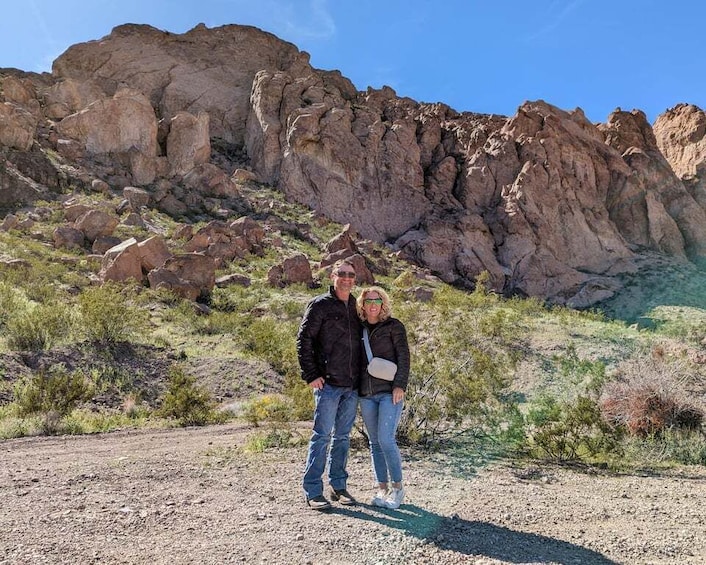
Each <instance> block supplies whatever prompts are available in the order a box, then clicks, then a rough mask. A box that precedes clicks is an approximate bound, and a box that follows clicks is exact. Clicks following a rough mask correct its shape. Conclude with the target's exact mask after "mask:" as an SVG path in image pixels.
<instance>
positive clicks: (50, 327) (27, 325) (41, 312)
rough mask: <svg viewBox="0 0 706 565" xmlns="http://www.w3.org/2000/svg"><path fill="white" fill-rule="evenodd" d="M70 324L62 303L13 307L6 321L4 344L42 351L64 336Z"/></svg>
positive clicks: (69, 312)
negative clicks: (22, 307) (5, 342)
mask: <svg viewBox="0 0 706 565" xmlns="http://www.w3.org/2000/svg"><path fill="white" fill-rule="evenodd" d="M72 326H73V316H72V315H71V311H70V310H69V309H68V308H67V307H66V306H65V305H63V304H39V305H34V306H28V307H26V308H25V309H22V310H20V311H17V312H16V313H15V315H14V316H13V317H11V318H10V319H9V320H8V321H7V324H6V329H5V331H6V336H7V343H8V346H9V347H11V348H12V349H16V350H19V351H42V350H45V349H49V348H51V347H52V346H54V345H56V343H58V342H59V341H61V340H66V339H67V338H68V337H69V335H70V333H71V328H72Z"/></svg>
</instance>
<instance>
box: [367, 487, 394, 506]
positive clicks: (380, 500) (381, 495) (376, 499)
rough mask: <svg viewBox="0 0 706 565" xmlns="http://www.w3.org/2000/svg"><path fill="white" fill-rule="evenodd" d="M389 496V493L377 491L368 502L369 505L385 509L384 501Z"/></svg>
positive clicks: (385, 503)
mask: <svg viewBox="0 0 706 565" xmlns="http://www.w3.org/2000/svg"><path fill="white" fill-rule="evenodd" d="M389 494H390V493H389V491H386V490H382V489H379V490H378V491H377V492H376V493H375V496H373V499H372V500H371V501H370V504H372V505H373V506H380V507H381V508H387V502H386V500H387V497H388V496H389Z"/></svg>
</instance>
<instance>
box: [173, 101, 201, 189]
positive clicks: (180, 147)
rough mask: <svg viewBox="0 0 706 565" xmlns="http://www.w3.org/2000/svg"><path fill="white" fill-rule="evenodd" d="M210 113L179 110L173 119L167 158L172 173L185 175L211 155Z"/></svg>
mask: <svg viewBox="0 0 706 565" xmlns="http://www.w3.org/2000/svg"><path fill="white" fill-rule="evenodd" d="M208 123H209V120H208V114H207V113H206V112H199V114H198V116H194V115H192V114H189V113H188V112H177V114H176V115H175V116H174V117H173V118H172V119H171V122H170V125H169V135H168V136H167V158H168V159H169V165H170V167H171V175H173V176H183V175H185V174H186V173H188V172H189V171H190V170H191V169H193V168H194V167H195V166H196V165H201V164H204V163H207V162H208V160H209V158H210V157H211V140H210V137H209V130H208Z"/></svg>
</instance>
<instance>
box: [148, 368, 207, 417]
mask: <svg viewBox="0 0 706 565" xmlns="http://www.w3.org/2000/svg"><path fill="white" fill-rule="evenodd" d="M159 415H161V416H163V417H165V418H172V419H174V420H177V421H178V422H179V424H180V425H182V426H203V425H205V424H208V423H211V422H214V421H216V420H217V413H216V411H215V405H214V403H213V401H212V400H211V396H210V395H209V393H208V391H207V390H205V389H204V388H203V387H201V386H199V385H198V384H197V383H196V379H195V378H194V377H192V376H190V375H187V374H186V373H184V371H183V369H182V368H181V367H178V366H173V367H172V368H171V370H170V371H169V386H168V389H167V392H166V394H165V395H164V399H163V401H162V406H161V407H160V409H159Z"/></svg>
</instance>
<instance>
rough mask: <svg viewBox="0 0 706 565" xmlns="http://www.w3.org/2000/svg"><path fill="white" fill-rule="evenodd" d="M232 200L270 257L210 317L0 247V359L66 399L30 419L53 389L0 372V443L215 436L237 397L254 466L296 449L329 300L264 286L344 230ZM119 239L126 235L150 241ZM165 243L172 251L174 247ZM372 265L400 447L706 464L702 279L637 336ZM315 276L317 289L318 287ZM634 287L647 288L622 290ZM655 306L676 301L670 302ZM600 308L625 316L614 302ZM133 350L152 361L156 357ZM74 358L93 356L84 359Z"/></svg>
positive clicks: (75, 260) (394, 264)
mask: <svg viewBox="0 0 706 565" xmlns="http://www.w3.org/2000/svg"><path fill="white" fill-rule="evenodd" d="M243 193H244V194H245V195H247V197H248V198H249V199H250V201H251V205H252V207H253V209H254V210H255V211H257V210H258V208H259V207H262V208H263V209H264V210H266V213H267V214H269V215H272V214H274V215H277V216H278V218H279V219H278V221H277V222H275V223H274V224H273V225H275V226H277V229H278V232H277V238H278V239H279V243H278V246H281V247H275V246H265V248H264V249H263V250H262V252H259V251H258V253H256V254H252V255H249V256H244V257H237V258H236V259H234V260H233V262H232V263H231V264H229V265H222V273H224V274H225V273H238V274H243V275H246V276H247V277H248V278H249V279H250V282H248V286H240V285H233V286H229V287H225V288H214V289H213V291H212V293H211V294H210V295H209V296H207V297H205V305H204V306H199V305H195V304H194V303H193V302H191V301H188V300H185V299H182V298H179V297H178V296H177V295H175V294H174V293H172V292H169V291H164V290H151V289H146V288H143V287H140V286H129V285H121V284H103V285H95V283H94V281H93V280H92V279H93V278H94V274H95V272H96V271H97V269H98V264H97V262H96V261H95V260H94V259H92V258H89V257H86V256H85V255H84V254H83V253H82V252H80V251H71V252H67V251H58V250H55V249H52V248H51V246H46V245H43V244H41V242H38V241H34V240H32V239H31V238H27V237H25V236H23V234H22V233H20V232H15V231H12V232H0V253H2V254H6V255H10V256H12V257H16V258H20V259H22V260H23V264H22V266H20V267H19V268H16V269H4V270H2V271H0V327H1V328H2V329H3V332H2V334H0V353H3V354H5V355H8V356H9V355H12V354H13V352H22V354H23V355H32V356H35V357H36V358H37V359H38V358H41V357H46V358H47V359H52V358H53V357H56V359H57V362H56V363H54V364H55V365H56V366H57V367H63V369H61V370H59V369H56V368H55V369H52V371H54V372H56V373H57V375H58V374H59V373H61V371H63V373H62V375H63V376H61V379H64V384H65V385H66V386H65V387H64V389H62V390H64V392H63V393H62V395H63V396H64V397H65V399H66V401H67V402H69V405H68V406H63V407H62V406H60V407H59V408H60V409H59V408H56V407H54V408H51V407H49V408H47V407H44V408H42V410H40V411H38V412H32V411H30V410H28V409H27V407H28V406H29V405H31V404H33V403H34V404H36V403H38V402H39V400H37V399H38V398H39V397H41V395H39V394H38V393H37V392H36V390H35V389H38V388H40V389H41V388H42V387H44V389H47V388H48V387H49V386H50V385H49V381H48V380H47V375H46V374H42V373H41V371H42V369H38V368H29V367H28V368H26V371H27V373H26V374H29V375H30V377H24V378H23V379H21V380H20V381H18V380H17V378H15V377H13V375H14V372H13V371H12V370H10V371H8V370H2V368H1V367H2V365H1V364H0V374H2V375H3V379H2V386H0V399H3V398H4V399H5V404H4V405H2V406H0V437H15V436H17V435H27V434H33V433H56V432H57V431H61V432H62V433H85V432H90V431H99V430H101V431H102V430H111V429H117V428H121V427H126V426H164V425H169V423H170V422H171V424H172V425H173V423H174V422H176V423H178V424H179V425H202V424H208V423H212V422H218V421H221V420H222V419H223V418H225V417H226V416H225V414H227V413H228V412H227V411H219V410H217V406H218V403H223V404H224V406H225V405H228V404H230V403H231V396H234V397H235V398H234V399H233V400H235V401H236V402H234V403H233V405H234V406H236V407H238V408H237V409H234V411H235V412H237V413H239V414H240V417H241V418H243V419H244V420H246V421H247V422H249V423H250V424H251V425H253V426H260V428H261V430H262V431H261V432H260V433H258V434H256V435H255V436H253V439H252V442H251V443H252V445H250V446H249V447H248V449H249V450H250V451H254V452H258V451H261V450H262V449H267V448H269V447H285V446H287V445H291V443H292V442H293V441H299V440H298V439H297V438H292V437H288V436H287V434H288V433H291V430H289V424H288V422H291V421H294V420H306V419H309V418H310V417H311V414H312V410H313V401H312V394H311V390H310V389H309V387H307V386H306V384H305V383H304V382H303V381H302V380H301V378H300V376H299V368H298V363H297V358H296V350H295V336H296V331H297V328H298V324H299V321H300V318H301V315H302V313H303V310H304V307H305V305H306V303H307V302H308V300H309V299H310V298H311V297H312V296H314V295H315V294H318V293H319V292H321V290H322V288H321V287H320V288H308V287H305V286H304V285H294V286H290V287H287V288H285V289H278V288H272V287H270V286H269V285H268V284H267V283H266V274H267V271H268V270H269V268H270V267H271V266H272V265H274V264H275V263H277V262H278V261H279V260H280V258H281V256H282V254H283V253H290V252H292V251H301V252H303V253H305V254H307V256H309V257H310V258H311V259H312V260H316V259H317V258H318V257H319V256H320V253H321V249H322V248H323V243H324V242H326V241H328V240H329V239H331V238H332V237H333V236H334V235H336V234H337V233H338V232H339V231H340V229H341V226H339V225H337V224H335V223H332V222H319V221H312V222H311V223H310V225H309V226H307V227H305V228H304V227H302V226H303V225H304V224H302V218H307V217H310V216H311V213H310V212H309V211H308V210H306V209H304V208H301V207H298V206H296V205H294V204H290V203H287V202H286V201H285V200H284V198H283V197H282V195H281V194H279V193H277V192H276V191H273V190H270V189H268V188H267V187H260V188H258V189H253V188H252V187H251V188H248V189H245V190H244V192H243ZM86 198H87V199H88V198H89V197H88V196H86ZM91 198H97V197H94V196H91ZM116 204H117V203H116ZM44 205H45V206H46V207H47V208H48V209H52V206H53V204H52V203H45V204H44ZM45 217H46V218H47V220H46V222H45V223H44V224H42V226H41V230H43V233H45V235H46V237H50V234H51V230H52V229H53V228H52V225H51V224H52V222H56V223H58V222H61V221H63V220H62V214H61V213H59V211H57V210H55V211H54V212H53V213H47V214H46V215H45ZM149 220H150V222H151V223H152V225H155V226H160V229H161V230H162V231H164V232H165V233H173V232H174V231H175V225H176V224H175V223H174V221H173V220H172V219H171V218H168V217H166V216H164V215H162V214H160V213H159V212H157V211H154V210H152V211H150V212H149ZM201 225H205V222H202V223H200V224H198V225H195V226H194V227H195V228H198V227H201ZM120 229H121V230H123V232H124V233H123V235H124V236H127V235H129V233H133V234H142V235H146V233H143V232H140V231H134V230H133V231H130V230H131V228H129V227H127V226H122V227H121V228H120ZM143 231H144V230H143ZM121 233H122V232H121ZM172 243H173V244H174V246H175V249H179V248H180V246H181V245H183V244H182V243H181V242H172ZM381 257H384V259H382V260H381V263H380V264H381V265H384V267H383V268H380V269H378V271H377V272H376V279H377V281H378V282H379V284H381V285H382V286H383V287H385V288H386V289H388V291H389V292H390V294H391V296H392V297H393V301H394V310H395V315H396V316H397V317H399V318H400V319H402V321H403V322H404V323H405V325H406V327H407V331H408V335H409V339H410V344H411V347H412V372H411V377H410V383H409V388H408V391H407V396H406V400H405V403H406V408H405V411H404V413H403V420H402V422H401V426H400V436H401V439H402V440H403V441H404V442H406V443H408V444H413V445H415V446H418V447H426V448H434V447H436V446H439V445H442V444H443V445H444V446H446V447H447V448H449V449H452V448H453V446H454V445H456V446H461V445H464V444H465V445H467V442H468V441H472V442H473V444H474V445H475V446H476V447H477V448H478V449H479V450H482V451H483V452H484V453H486V454H489V453H493V454H494V456H511V457H532V458H540V459H545V458H550V459H553V460H556V461H576V460H581V461H584V462H587V463H597V462H600V463H606V464H608V465H615V466H616V467H621V468H622V467H625V466H626V465H628V466H629V465H630V464H631V463H630V462H631V461H632V462H633V464H634V465H644V462H645V461H649V459H650V457H652V458H653V459H654V460H655V461H657V460H659V461H662V462H664V464H668V462H669V461H672V462H684V463H694V462H700V461H703V458H704V455H703V453H704V448H703V445H704V443H706V442H705V440H704V409H705V408H704V403H703V401H702V399H703V397H704V396H703V395H704V388H703V382H704V374H705V373H706V369H705V368H704V365H706V358H705V356H704V355H703V353H702V352H700V350H699V345H700V342H701V341H702V340H703V339H704V336H705V335H706V333H705V332H706V330H705V329H704V328H706V315H704V314H703V310H702V309H701V307H702V306H705V305H699V304H697V303H695V302H694V300H696V297H697V295H698V293H697V292H696V290H697V289H698V288H701V286H699V285H700V284H703V287H706V282H705V283H699V282H698V277H699V276H700V275H699V272H694V273H693V276H692V277H691V279H690V282H689V284H690V288H692V289H693V290H694V291H693V293H692V298H693V300H689V301H687V302H686V303H685V304H684V305H682V306H679V307H668V306H664V305H657V304H653V303H651V302H645V308H643V310H642V311H641V312H640V314H641V315H642V316H643V317H642V318H640V321H639V323H638V324H637V325H636V326H630V325H628V324H627V323H624V322H622V321H620V320H610V319H609V317H608V316H607V315H606V314H605V313H604V312H603V311H600V310H596V311H591V312H579V311H575V310H571V309H568V308H564V307H557V306H546V305H544V304H543V303H542V302H541V301H539V300H537V299H532V298H529V299H521V298H516V297H515V298H503V297H502V296H500V295H498V294H496V293H494V292H493V291H492V290H490V285H489V276H488V274H487V273H483V274H481V275H480V276H479V278H478V280H477V284H476V286H475V290H474V291H473V292H470V293H469V292H465V291H462V290H459V289H455V288H452V287H451V286H449V285H445V284H443V283H441V282H439V281H433V280H428V279H427V280H423V279H420V278H418V277H417V276H416V274H415V270H414V268H412V267H410V265H408V264H406V263H404V262H403V261H401V260H399V259H398V258H395V257H393V256H391V255H389V254H386V252H385V251H384V249H382V248H375V249H374V250H373V251H372V252H370V254H369V259H370V260H371V262H372V263H375V262H376V261H377V259H376V258H381ZM57 258H59V260H57ZM673 274H674V273H672V274H671V275H673ZM668 275H669V273H668ZM671 275H669V276H671ZM314 277H315V281H320V282H321V284H322V287H323V286H325V284H326V280H325V279H324V277H325V275H324V272H323V271H315V272H314ZM702 278H705V279H706V276H704V277H702ZM420 287H423V288H424V290H425V292H428V293H429V295H430V296H431V299H430V300H427V298H428V297H427V298H425V299H421V298H420V299H415V298H414V296H415V292H412V291H411V289H415V288H420ZM628 288H629V291H630V292H636V289H643V290H644V288H645V287H644V286H641V285H640V284H638V283H637V282H635V281H633V283H632V284H631V285H629V287H628ZM660 289H661V290H660ZM653 290H654V292H662V293H665V292H672V293H673V291H674V287H673V286H670V285H662V286H659V288H657V286H655V289H653ZM608 307H609V308H608V310H607V311H608V312H612V313H615V312H618V311H620V308H619V305H618V304H617V302H615V301H613V302H612V303H611V304H608ZM648 308H651V310H649V309H648ZM625 319H626V320H627V322H632V321H633V319H630V318H629V317H626V318H625ZM645 320H647V321H645ZM645 328H647V329H645ZM138 345H139V346H140V347H149V348H151V349H149V351H150V352H151V353H150V355H152V356H154V357H153V358H151V359H148V356H147V355H146V351H147V350H140V349H139V348H136V347H137V346H138ZM82 348H83V349H85V348H88V349H86V354H85V355H84V354H80V355H77V353H78V352H79V351H81V350H82ZM91 348H93V349H92V350H91ZM64 358H66V359H67V361H68V364H67V365H65V366H64V365H61V363H62V360H63V359H64ZM160 358H161V360H159V359H160ZM226 359H227V361H226ZM158 360H159V361H158ZM175 361H178V362H179V364H178V365H177V364H175ZM220 363H222V364H223V366H224V367H228V366H237V367H238V369H234V371H236V372H235V373H227V371H228V369H221V371H222V374H221V375H220V376H219V377H217V378H214V377H213V376H212V375H211V374H210V373H209V371H210V370H212V368H215V367H218V366H219V364H220ZM170 364H172V365H174V366H173V368H172V370H171V371H169V372H167V371H166V370H165V369H164V367H166V366H168V365H170ZM50 365H51V363H49V364H46V363H45V364H44V365H42V364H39V363H35V364H34V367H40V366H50ZM256 366H257V367H260V368H259V369H258V371H260V370H262V369H261V368H262V367H266V368H267V369H268V370H270V371H272V372H271V373H270V375H269V376H264V375H263V374H261V373H260V374H250V373H251V371H250V370H249V369H248V368H247V367H256ZM77 375H80V376H81V377H80V378H79V377H78V376H77ZM273 375H274V376H273ZM13 379H14V381H13ZM42 379H44V380H42ZM61 379H59V380H57V381H56V382H57V383H58V382H60V381H61ZM71 379H74V380H71ZM79 382H83V383H84V384H85V383H89V384H90V387H89V389H87V390H90V391H92V395H89V394H88V393H87V392H86V393H85V395H83V394H78V393H77V394H73V393H72V392H71V390H73V389H72V387H73V386H75V387H76V390H78V389H79V388H80V387H79V386H78V383H79ZM13 383H14V384H13ZM20 383H21V384H20ZM89 384H86V386H89ZM69 385H71V386H69ZM51 386H55V385H51ZM56 386H58V385H56ZM33 387H34V388H33ZM221 389H224V390H221ZM33 391H34V392H33ZM240 391H242V392H240ZM84 392H85V391H84ZM89 396H90V398H89ZM244 399H246V401H245V402H244V403H243V400H244ZM55 402H56V400H55ZM89 403H92V404H91V409H89ZM241 403H242V404H241ZM21 407H22V408H21ZM657 453H658V454H659V456H657V455H655V454H657Z"/></svg>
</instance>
